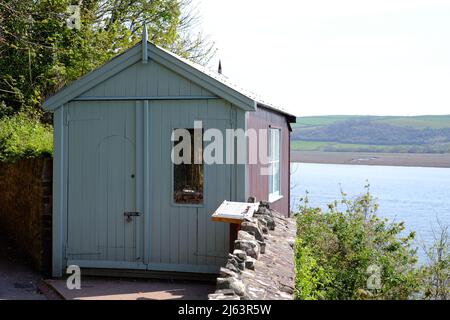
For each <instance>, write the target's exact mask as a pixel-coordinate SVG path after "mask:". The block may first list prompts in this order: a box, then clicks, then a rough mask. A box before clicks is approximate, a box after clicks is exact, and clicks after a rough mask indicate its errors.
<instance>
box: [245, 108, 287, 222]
mask: <svg viewBox="0 0 450 320" xmlns="http://www.w3.org/2000/svg"><path fill="white" fill-rule="evenodd" d="M247 121H248V122H247V128H249V129H250V128H253V129H256V130H259V129H269V128H270V126H273V127H276V128H280V129H281V159H280V164H281V182H280V183H281V195H282V196H283V198H281V199H279V200H277V201H275V202H274V203H273V204H272V207H273V208H274V209H275V210H277V211H279V212H280V213H282V214H283V215H286V216H288V215H289V212H290V206H289V199H290V187H289V185H290V163H289V161H290V160H289V151H290V131H289V125H288V122H287V120H286V117H285V116H283V115H282V114H279V113H277V112H275V111H271V110H269V109H265V108H261V107H260V108H258V110H257V111H256V112H249V116H248V120H247ZM251 149H252V148H251V147H250V148H249V150H251ZM258 153H259V149H258ZM258 162H259V161H258ZM262 167H263V166H262V165H261V164H260V163H258V164H249V166H248V183H249V185H248V195H249V196H253V197H255V198H256V200H257V201H261V200H268V197H269V177H268V176H264V175H261V168H262Z"/></svg>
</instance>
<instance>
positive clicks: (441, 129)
mask: <svg viewBox="0 0 450 320" xmlns="http://www.w3.org/2000/svg"><path fill="white" fill-rule="evenodd" d="M292 127H293V133H292V146H291V149H292V150H296V151H323V152H385V153H449V152H450V115H443V116H415V117H400V116H345V115H344V116H317V117H299V118H297V123H295V124H293V125H292Z"/></svg>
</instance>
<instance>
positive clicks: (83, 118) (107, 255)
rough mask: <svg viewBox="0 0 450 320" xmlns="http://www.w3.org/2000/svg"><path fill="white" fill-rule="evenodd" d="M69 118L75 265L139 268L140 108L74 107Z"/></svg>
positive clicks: (118, 104)
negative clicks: (138, 153) (138, 109)
mask: <svg viewBox="0 0 450 320" xmlns="http://www.w3.org/2000/svg"><path fill="white" fill-rule="evenodd" d="M68 117H69V118H68V126H69V130H68V131H69V136H68V140H69V143H68V145H69V150H68V158H69V159H68V163H69V166H68V224H67V226H68V232H67V233H68V244H67V256H68V259H69V262H70V260H75V261H76V262H77V263H78V264H79V265H80V266H92V267H105V268H107V267H114V266H120V265H121V266H124V267H127V266H128V265H129V266H130V267H131V266H134V264H135V263H139V262H141V261H142V254H141V252H140V248H141V238H142V237H141V235H142V232H141V226H142V220H143V217H142V211H141V210H140V208H138V205H137V198H136V196H137V183H136V181H137V179H136V176H137V174H139V172H137V169H139V168H137V167H136V125H135V124H136V107H135V104H134V103H132V102H100V103H99V102H95V103H94V102H82V103H81V102H78V103H72V104H71V106H70V108H69V115H68ZM72 263H73V261H72Z"/></svg>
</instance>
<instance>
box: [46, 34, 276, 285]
mask: <svg viewBox="0 0 450 320" xmlns="http://www.w3.org/2000/svg"><path fill="white" fill-rule="evenodd" d="M258 104H259V101H257V100H256V99H255V98H253V97H252V96H251V95H249V94H246V93H243V92H242V91H241V90H238V89H236V88H235V87H233V86H232V85H230V84H229V83H227V82H226V79H225V78H223V77H220V75H218V74H215V73H212V72H210V71H207V70H206V69H203V68H201V67H199V66H197V65H194V64H192V63H189V62H188V61H185V60H184V59H181V58H180V57H177V56H175V55H173V54H172V53H170V52H168V51H166V50H164V49H162V48H160V47H157V46H155V45H153V44H151V43H150V42H148V41H147V39H146V36H144V37H143V41H142V43H139V44H138V45H136V46H134V47H133V48H131V49H129V50H128V51H126V52H125V53H123V54H121V55H119V56H117V57H116V58H114V59H113V60H111V61H110V62H108V63H106V64H105V65H103V66H102V67H100V68H99V69H97V70H95V71H93V72H91V73H89V74H87V75H86V76H84V77H82V78H81V79H79V80H77V81H75V82H74V83H72V84H70V85H69V86H67V87H66V88H64V89H62V90H61V91H60V92H58V93H56V94H55V95H54V96H52V97H50V98H49V99H47V100H46V101H45V103H44V108H45V109H46V110H49V111H52V112H54V128H55V133H54V134H55V146H54V147H55V148H54V149H55V150H54V200H53V275H54V276H55V277H58V276H61V275H62V274H64V273H65V270H66V267H67V266H68V265H78V266H80V267H81V268H89V269H93V270H96V269H108V270H110V269H126V270H140V272H142V271H144V270H148V271H169V272H189V273H215V272H217V271H218V268H219V266H221V265H223V263H224V261H225V259H226V256H227V252H228V244H229V238H228V237H229V234H228V233H229V232H228V225H226V224H224V223H216V222H213V221H211V214H212V213H213V212H214V210H215V209H216V208H217V207H218V206H219V205H220V203H221V202H222V201H223V200H232V201H245V200H246V197H247V196H248V195H249V194H248V190H247V188H248V182H247V179H248V172H247V168H246V165H238V164H236V165H208V166H206V165H205V166H203V165H202V166H201V167H189V168H185V167H181V168H178V167H176V166H174V165H173V163H172V161H171V148H172V146H173V145H172V142H171V134H172V131H173V130H174V129H176V128H187V129H190V128H193V123H194V121H195V120H202V121H203V127H204V129H207V128H218V129H219V130H221V131H225V129H227V128H243V129H245V128H246V115H247V114H248V112H254V111H256V110H257V108H258ZM266 107H267V108H269V109H270V108H271V107H270V106H266ZM274 110H275V109H274ZM194 171H195V172H200V173H199V175H198V177H200V178H198V177H197V178H192V177H190V174H186V172H189V173H190V172H194ZM200 180H201V181H200ZM186 185H188V186H189V190H187V189H186V188H185V187H186Z"/></svg>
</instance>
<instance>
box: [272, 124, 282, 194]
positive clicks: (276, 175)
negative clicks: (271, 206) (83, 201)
mask: <svg viewBox="0 0 450 320" xmlns="http://www.w3.org/2000/svg"><path fill="white" fill-rule="evenodd" d="M280 132H281V130H280V129H270V130H269V145H270V167H269V170H270V171H269V172H270V173H271V175H270V176H269V194H270V195H280V178H281V175H280V156H281V155H280V153H281V146H280V136H281V135H280Z"/></svg>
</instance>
